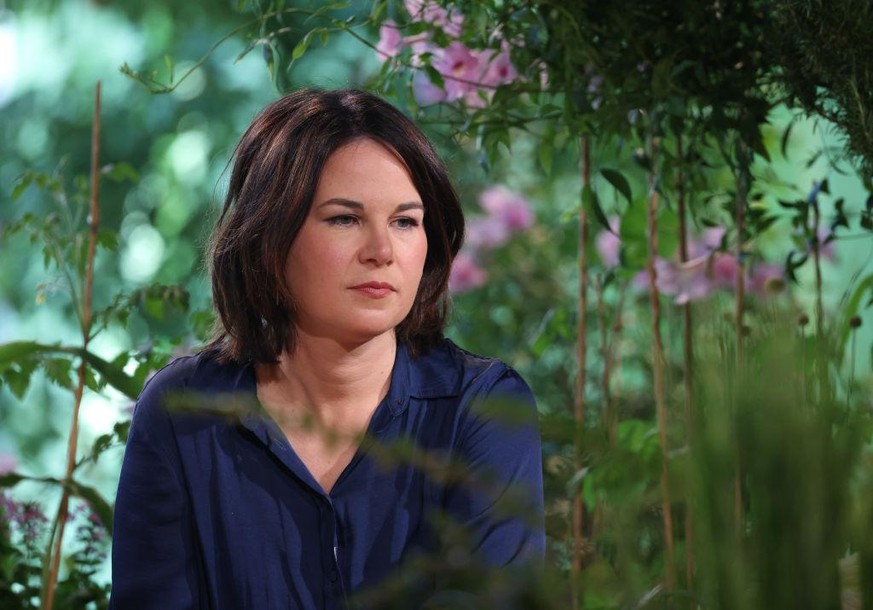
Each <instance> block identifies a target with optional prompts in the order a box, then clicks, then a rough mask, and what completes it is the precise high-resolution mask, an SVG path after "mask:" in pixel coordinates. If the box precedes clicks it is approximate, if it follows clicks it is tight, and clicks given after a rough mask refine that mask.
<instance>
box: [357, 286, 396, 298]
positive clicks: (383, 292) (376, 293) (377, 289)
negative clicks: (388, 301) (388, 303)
mask: <svg viewBox="0 0 873 610" xmlns="http://www.w3.org/2000/svg"><path fill="white" fill-rule="evenodd" d="M351 290H354V291H356V292H358V293H360V294H362V295H364V296H367V297H370V298H371V299H383V298H385V297H387V296H388V295H389V294H391V293H392V292H396V289H395V288H394V286H392V285H391V284H388V283H386V282H365V283H363V284H358V285H357V286H352V287H351Z"/></svg>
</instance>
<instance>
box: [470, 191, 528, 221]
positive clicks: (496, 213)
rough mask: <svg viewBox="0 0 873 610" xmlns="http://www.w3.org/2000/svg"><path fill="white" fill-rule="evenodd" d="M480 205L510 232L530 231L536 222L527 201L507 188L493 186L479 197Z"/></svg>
mask: <svg viewBox="0 0 873 610" xmlns="http://www.w3.org/2000/svg"><path fill="white" fill-rule="evenodd" d="M479 205H480V206H481V207H482V209H483V210H485V211H486V212H487V213H488V215H489V216H492V217H494V218H498V219H500V220H501V221H502V222H503V225H504V226H505V227H506V228H507V230H509V231H510V232H518V231H523V230H525V229H529V228H530V227H531V225H532V224H533V221H534V214H533V210H532V209H531V207H530V203H528V201H527V199H525V198H524V197H522V196H521V195H520V194H518V193H516V192H515V191H511V190H510V189H508V188H506V187H505V186H501V185H496V186H492V187H490V188H488V189H486V190H484V191H483V192H482V194H480V195H479Z"/></svg>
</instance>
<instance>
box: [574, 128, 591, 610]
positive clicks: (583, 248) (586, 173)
mask: <svg viewBox="0 0 873 610" xmlns="http://www.w3.org/2000/svg"><path fill="white" fill-rule="evenodd" d="M581 145H582V159H581V163H580V171H581V175H582V189H583V192H584V189H585V188H586V187H587V186H589V185H590V182H591V143H590V141H589V139H588V136H582V141H581ZM578 316H579V318H578V326H577V328H576V357H577V360H578V362H579V370H578V371H577V373H576V394H575V400H574V401H573V418H574V420H575V423H576V434H575V435H574V437H573V438H574V462H573V466H574V468H575V471H576V472H579V471H580V470H581V469H582V462H583V460H582V436H583V434H582V432H583V430H584V427H585V380H586V379H585V373H586V358H585V356H586V348H587V342H586V333H585V331H586V329H587V327H588V212H587V210H586V208H585V206H584V205H582V206H581V207H580V209H579V312H578ZM584 542H585V507H584V505H583V503H582V489H581V487H580V488H579V489H578V490H576V492H575V493H574V494H573V562H572V575H573V578H572V587H571V593H572V596H573V599H572V607H573V610H577V609H578V608H579V606H580V604H581V597H582V596H581V592H580V590H579V573H580V572H581V571H582V562H583V551H584Z"/></svg>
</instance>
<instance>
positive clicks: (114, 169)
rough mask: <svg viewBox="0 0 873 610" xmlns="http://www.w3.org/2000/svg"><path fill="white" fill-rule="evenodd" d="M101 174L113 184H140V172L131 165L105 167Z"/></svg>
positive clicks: (122, 164)
mask: <svg viewBox="0 0 873 610" xmlns="http://www.w3.org/2000/svg"><path fill="white" fill-rule="evenodd" d="M100 173H101V174H103V175H104V176H106V177H107V178H109V179H110V180H112V181H113V182H124V181H125V180H129V181H130V182H139V172H137V171H136V170H135V169H134V167H133V166H132V165H131V164H130V163H112V164H109V165H104V166H103V168H102V169H101V170H100Z"/></svg>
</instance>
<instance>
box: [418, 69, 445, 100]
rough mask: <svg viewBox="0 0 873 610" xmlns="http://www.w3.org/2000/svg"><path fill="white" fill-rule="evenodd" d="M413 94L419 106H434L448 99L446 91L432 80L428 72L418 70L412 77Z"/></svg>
mask: <svg viewBox="0 0 873 610" xmlns="http://www.w3.org/2000/svg"><path fill="white" fill-rule="evenodd" d="M412 95H413V97H415V102H416V103H417V104H418V105H419V106H432V105H434V104H438V103H440V102H442V101H443V100H445V99H446V92H445V91H443V90H442V89H440V88H439V87H437V86H436V85H434V84H433V83H432V82H430V79H429V78H428V77H427V74H425V73H424V72H418V71H416V73H415V74H414V75H413V77H412Z"/></svg>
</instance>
